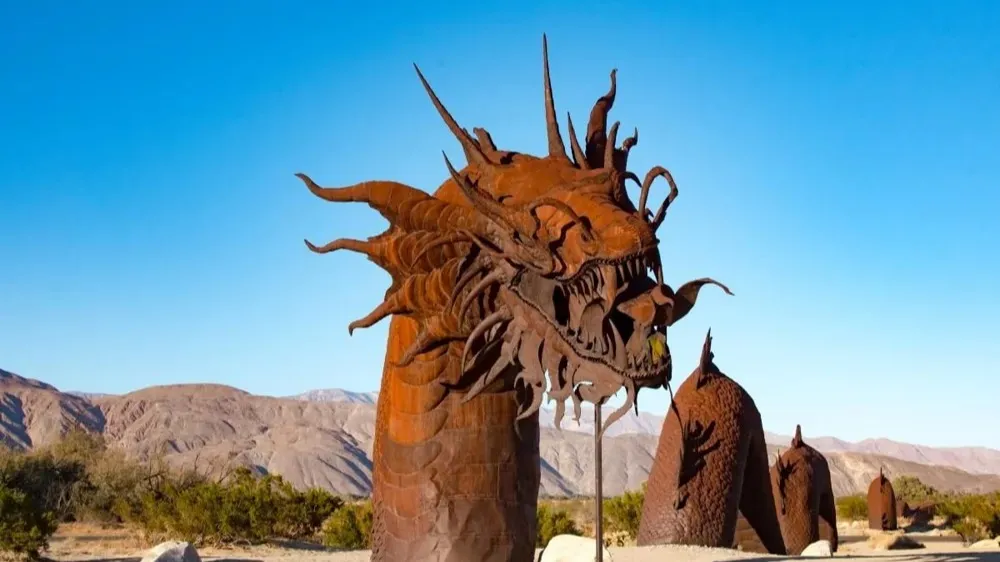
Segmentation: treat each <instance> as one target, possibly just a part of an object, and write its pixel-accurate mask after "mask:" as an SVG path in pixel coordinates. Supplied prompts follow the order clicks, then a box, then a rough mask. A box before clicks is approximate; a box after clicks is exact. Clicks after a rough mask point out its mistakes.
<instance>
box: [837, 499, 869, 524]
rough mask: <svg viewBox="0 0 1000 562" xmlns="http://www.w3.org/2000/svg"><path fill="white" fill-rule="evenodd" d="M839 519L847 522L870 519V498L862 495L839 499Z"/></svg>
mask: <svg viewBox="0 0 1000 562" xmlns="http://www.w3.org/2000/svg"><path fill="white" fill-rule="evenodd" d="M837 518H839V519H844V520H847V521H863V520H865V519H868V498H866V497H865V496H863V495H861V494H855V495H853V496H841V497H839V498H837Z"/></svg>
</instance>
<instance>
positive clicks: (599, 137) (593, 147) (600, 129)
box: [586, 69, 618, 168]
mask: <svg viewBox="0 0 1000 562" xmlns="http://www.w3.org/2000/svg"><path fill="white" fill-rule="evenodd" d="M617 74H618V69H614V70H612V71H611V88H610V89H609V90H608V93H606V94H604V95H603V96H601V97H599V98H597V102H596V103H594V108H593V109H591V110H590V122H589V123H587V138H586V141H587V162H588V163H589V164H590V167H591V168H601V167H602V166H601V158H602V156H603V154H604V144H605V142H606V141H607V137H606V136H605V133H604V130H605V127H607V125H608V112H610V111H611V106H613V105H614V103H615V93H616V91H617V88H618V85H617V79H616V76H617Z"/></svg>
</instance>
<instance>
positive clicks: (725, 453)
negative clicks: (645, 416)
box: [637, 332, 785, 554]
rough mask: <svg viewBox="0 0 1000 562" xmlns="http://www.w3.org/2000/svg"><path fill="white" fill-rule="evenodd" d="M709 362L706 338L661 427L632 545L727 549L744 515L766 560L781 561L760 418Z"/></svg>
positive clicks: (748, 400) (782, 548)
mask: <svg viewBox="0 0 1000 562" xmlns="http://www.w3.org/2000/svg"><path fill="white" fill-rule="evenodd" d="M713 357H714V356H713V354H712V337H711V332H709V335H708V336H707V337H706V338H705V344H704V346H703V348H702V353H701V361H700V364H699V366H698V368H697V369H695V371H694V372H693V373H692V374H691V376H689V377H688V378H687V380H685V381H684V383H683V384H682V385H681V386H680V388H679V389H678V390H677V394H676V396H674V397H673V401H672V404H671V407H670V411H669V412H668V413H667V417H666V419H665V420H664V422H663V429H662V431H661V433H660V442H659V445H658V446H657V449H656V458H655V460H654V461H653V467H652V469H651V471H650V475H649V480H648V482H647V489H646V499H645V503H644V505H643V512H642V520H641V522H640V525H639V534H638V537H637V542H638V544H640V545H651V544H667V543H673V544H689V545H700V546H714V547H722V548H729V547H732V546H733V545H734V543H735V538H736V537H735V533H736V524H737V513H738V512H742V514H743V516H744V517H745V518H746V520H747V522H748V523H749V524H750V526H751V527H753V530H754V531H755V532H756V533H757V535H758V536H759V537H760V541H761V543H763V545H764V546H765V548H767V550H768V551H769V552H770V553H772V554H785V545H784V542H783V540H782V537H781V528H780V525H779V523H778V516H777V514H776V512H775V506H774V498H773V495H772V492H771V479H770V475H769V473H768V463H767V445H766V444H765V442H764V427H763V425H762V424H761V419H760V413H759V411H758V410H757V406H756V405H755V404H754V401H753V399H752V398H751V397H750V395H749V394H748V393H747V392H746V391H745V390H744V389H743V388H742V387H741V386H740V385H739V384H737V383H736V382H735V381H733V380H732V379H731V378H729V377H728V376H726V375H725V374H723V373H722V371H720V370H719V368H718V367H717V366H716V365H715V363H714V362H713Z"/></svg>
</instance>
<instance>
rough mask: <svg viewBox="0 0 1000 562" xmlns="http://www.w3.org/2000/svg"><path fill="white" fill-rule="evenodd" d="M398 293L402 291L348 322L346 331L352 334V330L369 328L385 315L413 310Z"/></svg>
mask: <svg viewBox="0 0 1000 562" xmlns="http://www.w3.org/2000/svg"><path fill="white" fill-rule="evenodd" d="M400 295H402V293H394V294H393V295H392V296H391V297H389V298H388V299H386V300H385V301H383V302H382V303H381V304H379V305H378V306H377V307H375V310H373V311H371V312H369V313H368V315H367V316H365V317H364V318H359V319H358V320H355V321H354V322H351V323H350V324H348V326H347V333H348V334H349V335H352V336H353V335H354V330H356V329H358V328H369V327H371V326H373V325H375V324H377V323H378V322H379V321H380V320H382V319H383V318H385V317H386V316H389V315H392V314H408V313H410V312H413V311H412V307H411V306H410V304H409V303H407V302H404V300H403V299H402V298H399V297H400Z"/></svg>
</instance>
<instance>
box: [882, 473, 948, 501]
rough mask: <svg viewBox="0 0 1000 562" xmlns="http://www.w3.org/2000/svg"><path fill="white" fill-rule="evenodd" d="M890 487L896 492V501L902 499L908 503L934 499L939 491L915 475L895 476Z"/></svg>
mask: <svg viewBox="0 0 1000 562" xmlns="http://www.w3.org/2000/svg"><path fill="white" fill-rule="evenodd" d="M892 489H893V491H894V492H895V493H896V501H901V500H904V501H906V502H907V503H909V504H910V505H914V504H916V503H920V502H924V501H928V500H934V499H936V498H937V497H938V496H939V493H938V491H937V490H936V489H934V488H933V487H932V486H928V485H927V484H924V483H923V482H921V481H920V479H919V478H917V477H915V476H897V477H896V478H895V479H894V480H893V481H892Z"/></svg>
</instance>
